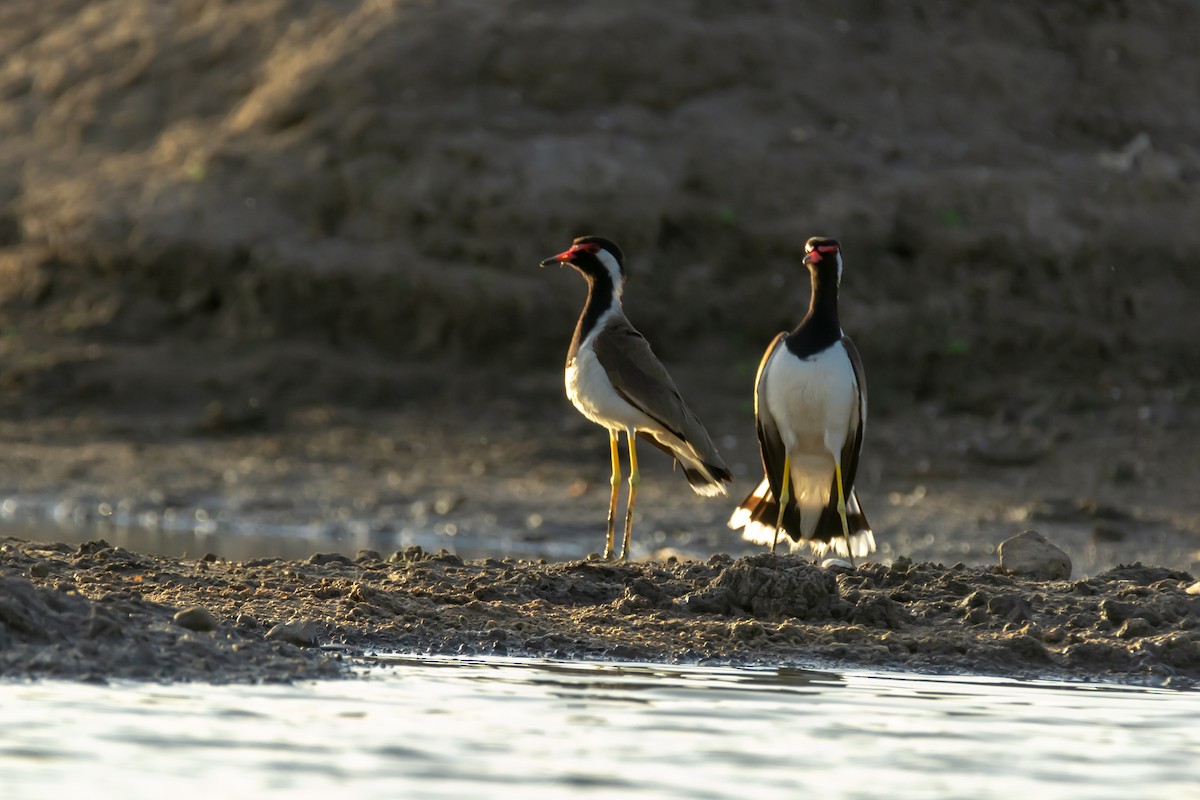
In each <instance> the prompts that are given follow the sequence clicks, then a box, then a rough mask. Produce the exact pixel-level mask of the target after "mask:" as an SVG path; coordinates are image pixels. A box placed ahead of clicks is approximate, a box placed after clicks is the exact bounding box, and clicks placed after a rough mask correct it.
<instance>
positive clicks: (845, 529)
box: [833, 463, 854, 567]
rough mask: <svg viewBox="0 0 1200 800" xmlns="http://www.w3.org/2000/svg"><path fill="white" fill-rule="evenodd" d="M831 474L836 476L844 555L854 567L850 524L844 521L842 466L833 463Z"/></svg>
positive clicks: (844, 502)
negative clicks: (844, 546) (843, 538)
mask: <svg viewBox="0 0 1200 800" xmlns="http://www.w3.org/2000/svg"><path fill="white" fill-rule="evenodd" d="M833 473H834V474H835V475H837V485H838V516H839V517H841V518H842V534H843V535H844V536H845V537H846V555H848V556H849V557H850V566H852V567H853V566H854V550H853V549H851V547H850V522H849V521H848V520H847V519H846V492H845V491H844V490H843V489H842V465H841V464H840V463H835V464H834V465H833Z"/></svg>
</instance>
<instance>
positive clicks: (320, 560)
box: [308, 553, 354, 567]
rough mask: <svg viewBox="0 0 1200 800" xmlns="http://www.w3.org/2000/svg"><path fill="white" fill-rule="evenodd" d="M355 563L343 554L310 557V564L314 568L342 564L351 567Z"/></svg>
mask: <svg viewBox="0 0 1200 800" xmlns="http://www.w3.org/2000/svg"><path fill="white" fill-rule="evenodd" d="M353 563H354V562H353V561H351V560H350V559H348V558H346V557H345V556H344V555H342V554H341V553H314V554H313V555H311V556H309V557H308V564H309V565H311V566H314V567H319V566H323V565H325V564H342V565H345V566H349V565H352V564H353Z"/></svg>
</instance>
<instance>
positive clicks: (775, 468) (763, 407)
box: [747, 333, 800, 541]
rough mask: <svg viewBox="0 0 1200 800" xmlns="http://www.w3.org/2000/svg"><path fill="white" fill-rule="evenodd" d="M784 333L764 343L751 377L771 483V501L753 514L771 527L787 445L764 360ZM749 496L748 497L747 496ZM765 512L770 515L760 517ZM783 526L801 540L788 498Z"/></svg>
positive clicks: (794, 510) (761, 445) (780, 343)
mask: <svg viewBox="0 0 1200 800" xmlns="http://www.w3.org/2000/svg"><path fill="white" fill-rule="evenodd" d="M785 336H787V334H786V333H781V334H779V335H778V336H776V337H775V339H774V341H772V342H771V344H770V345H769V346H768V347H767V352H765V353H764V354H763V357H762V361H761V362H759V365H758V373H757V374H756V375H755V378H754V425H755V428H756V430H757V432H758V450H759V453H760V454H761V455H762V465H763V473H764V474H765V475H766V478H767V483H768V484H770V486H771V500H772V502H768V503H760V504H759V505H760V509H759V511H760V513H759V514H757V515H755V516H754V517H753V518H754V519H755V521H757V522H762V523H763V524H766V525H771V526H772V527H773V526H774V525H775V522H776V521H777V518H778V514H779V505H778V503H779V497H780V496H781V495H780V493H781V492H782V490H783V464H784V461H785V459H786V458H787V449H786V448H785V447H784V444H783V437H781V436H780V435H779V427H778V425H777V424H776V422H775V418H774V417H773V416H772V415H771V409H770V406H768V404H767V399H766V391H767V380H768V376H767V363H768V362H769V361H770V360H771V356H773V355H775V352H776V350H778V349H779V348H780V347H783V346H784V344H783V339H784V337H785ZM749 499H750V498H747V500H749ZM764 514H766V515H768V516H771V518H770V519H763V518H761V517H762V516H763V515H764ZM783 529H784V531H785V532H787V533H788V535H789V536H791V537H792V538H793V539H795V540H796V541H799V540H800V511H799V509H798V508H797V507H796V504H795V502H794V501H789V502H788V507H787V508H786V509H785V510H784V512H783Z"/></svg>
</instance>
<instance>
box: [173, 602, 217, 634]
mask: <svg viewBox="0 0 1200 800" xmlns="http://www.w3.org/2000/svg"><path fill="white" fill-rule="evenodd" d="M172 619H174V621H175V624H176V625H178V626H179V627H181V628H187V629H188V630H192V631H215V630H216V629H217V618H216V617H214V616H213V615H212V612H210V611H209V610H208V609H207V608H205V607H204V606H191V607H189V608H185V609H183V610H182V611H179V612H177V613H176V614H175V616H174V617H173V618H172Z"/></svg>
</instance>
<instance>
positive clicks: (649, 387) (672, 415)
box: [592, 322, 715, 457]
mask: <svg viewBox="0 0 1200 800" xmlns="http://www.w3.org/2000/svg"><path fill="white" fill-rule="evenodd" d="M592 348H593V350H594V351H595V353H596V359H597V360H598V361H599V362H600V365H601V366H602V367H604V371H605V372H606V373H607V374H608V378H609V380H610V381H612V385H613V388H614V389H616V390H617V392H618V393H619V394H620V395H621V396H622V397H623V398H625V401H626V402H628V403H629V404H630V405H632V406H633V407H635V408H637V409H638V410H640V411H641V412H642V413H644V414H645V415H646V416H648V417H650V418H651V419H653V420H654V421H655V422H657V423H658V424H659V425H662V426H663V428H665V429H666V430H667V431H669V432H670V433H672V434H674V435H675V436H676V437H678V438H679V439H682V440H683V441H685V442H688V443H690V444H691V445H692V447H693V448H695V450H696V451H697V453H699V454H701V456H702V457H704V456H705V455H707V454H710V453H714V452H715V448H714V447H713V445H712V441H711V440H710V439H709V437H708V432H707V431H706V430H705V429H704V425H703V424H701V422H700V420H699V419H698V418H697V417H696V415H695V414H693V413H692V411H691V409H689V408H688V407H687V404H686V403H684V402H683V398H682V397H680V395H679V390H678V389H677V388H676V387H675V381H673V380H671V376H670V375H669V374H667V370H666V368H665V367H663V365H662V363H661V362H660V361H659V360H658V357H657V356H655V355H654V351H653V350H651V349H650V344H649V343H648V342H647V341H646V339H645V338H644V337H643V336H642V335H641V334H640V333H638V332H637V330H636V329H634V327H633V326H632V325H630V324H628V322H622V323H619V324H614V325H610V326H609V327H607V328H605V329H604V330H603V331H601V332H600V333H599V334H597V336H596V338H595V339H594V340H593V341H592Z"/></svg>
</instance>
